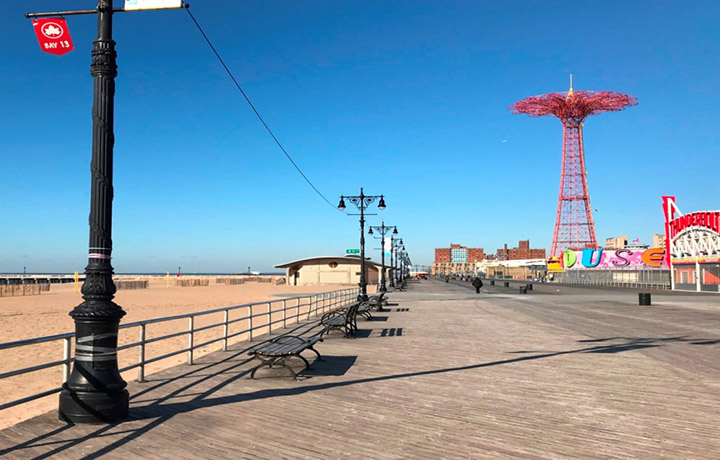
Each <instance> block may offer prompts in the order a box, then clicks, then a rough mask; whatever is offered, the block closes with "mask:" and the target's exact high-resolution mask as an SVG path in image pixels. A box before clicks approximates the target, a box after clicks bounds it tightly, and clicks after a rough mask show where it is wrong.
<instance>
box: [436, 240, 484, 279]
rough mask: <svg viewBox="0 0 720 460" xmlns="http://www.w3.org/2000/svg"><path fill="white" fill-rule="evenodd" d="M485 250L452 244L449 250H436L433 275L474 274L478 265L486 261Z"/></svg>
mask: <svg viewBox="0 0 720 460" xmlns="http://www.w3.org/2000/svg"><path fill="white" fill-rule="evenodd" d="M485 258H486V257H485V250H484V249H483V248H468V247H466V246H461V245H459V244H452V243H451V244H450V247H449V248H436V249H435V262H434V263H433V264H432V273H433V274H438V273H443V274H450V273H474V272H475V270H476V268H477V263H478V262H481V261H483V260H485Z"/></svg>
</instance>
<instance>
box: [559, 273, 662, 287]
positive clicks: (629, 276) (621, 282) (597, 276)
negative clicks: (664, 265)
mask: <svg viewBox="0 0 720 460" xmlns="http://www.w3.org/2000/svg"><path fill="white" fill-rule="evenodd" d="M555 280H556V281H558V282H561V283H568V284H582V285H586V286H609V287H627V288H654V289H670V271H669V270H658V269H654V270H566V271H565V272H562V273H558V274H556V275H555Z"/></svg>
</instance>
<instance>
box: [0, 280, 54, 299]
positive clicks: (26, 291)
mask: <svg viewBox="0 0 720 460" xmlns="http://www.w3.org/2000/svg"><path fill="white" fill-rule="evenodd" d="M49 291H50V283H41V284H5V285H0V297H14V296H24V295H40V293H41V292H49Z"/></svg>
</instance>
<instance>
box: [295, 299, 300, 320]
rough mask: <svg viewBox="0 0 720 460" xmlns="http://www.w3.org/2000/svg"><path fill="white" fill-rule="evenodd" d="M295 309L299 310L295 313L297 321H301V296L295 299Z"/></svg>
mask: <svg viewBox="0 0 720 460" xmlns="http://www.w3.org/2000/svg"><path fill="white" fill-rule="evenodd" d="M295 310H297V312H296V313H295V322H296V323H299V322H300V297H298V298H297V299H295Z"/></svg>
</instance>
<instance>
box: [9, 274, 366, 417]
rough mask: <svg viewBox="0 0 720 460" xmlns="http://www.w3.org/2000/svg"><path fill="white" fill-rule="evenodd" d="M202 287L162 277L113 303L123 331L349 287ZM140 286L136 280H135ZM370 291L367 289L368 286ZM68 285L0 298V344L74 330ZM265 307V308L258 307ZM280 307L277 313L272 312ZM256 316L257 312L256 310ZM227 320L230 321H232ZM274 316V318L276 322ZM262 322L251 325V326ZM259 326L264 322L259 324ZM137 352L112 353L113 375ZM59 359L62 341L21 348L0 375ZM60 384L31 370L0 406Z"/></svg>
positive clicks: (155, 351) (157, 328) (162, 327)
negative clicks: (150, 321) (115, 368)
mask: <svg viewBox="0 0 720 460" xmlns="http://www.w3.org/2000/svg"><path fill="white" fill-rule="evenodd" d="M209 278H210V283H209V285H208V286H199V287H177V286H174V280H171V282H170V287H168V286H167V282H166V280H165V279H164V278H151V279H150V285H149V288H147V289H137V290H119V291H118V292H117V294H116V296H115V299H114V301H115V302H116V303H117V304H118V305H120V306H121V307H122V308H123V310H125V312H126V313H127V314H126V315H125V317H123V319H122V321H121V325H122V324H128V323H132V322H135V321H141V320H146V319H152V318H160V317H165V316H173V315H182V314H186V313H192V312H200V311H206V310H212V309H216V308H222V307H228V306H232V305H240V304H246V303H253V302H262V301H267V300H277V299H282V298H284V297H295V296H301V295H307V294H314V293H321V292H330V291H336V290H341V289H349V288H354V287H355V286H350V285H322V286H287V285H285V284H280V285H276V284H275V283H260V282H248V283H244V284H237V285H225V284H215V277H209ZM136 279H140V278H136ZM368 288H369V290H371V289H370V286H369V287H368ZM73 291H74V286H73V285H72V284H53V285H52V286H51V289H50V292H44V293H42V294H41V295H36V296H27V297H2V298H0V342H12V341H16V340H23V339H29V338H34V337H41V336H48V335H54V334H62V333H66V332H73V331H74V323H73V321H72V318H70V316H68V313H69V312H70V311H71V310H72V309H73V308H74V307H75V306H76V305H78V304H79V303H80V302H82V297H81V295H80V294H75V293H74V292H73ZM258 308H261V310H260V311H265V310H262V308H266V307H264V306H261V307H258ZM273 308H279V307H273ZM256 311H257V310H256ZM233 314H234V315H235V316H234V317H235V318H239V317H242V316H244V315H245V314H247V310H246V309H240V310H237V311H236V312H234V313H233ZM232 317H233V316H231V319H232ZM275 319H276V317H275V316H274V317H273V320H275ZM219 321H222V313H216V314H213V315H206V316H203V317H200V318H198V319H197V321H196V322H195V326H194V327H195V328H199V327H202V326H204V325H208V324H212V323H217V322H219ZM262 323H263V320H262V318H261V319H260V321H257V320H256V322H255V323H254V326H257V325H260V324H262ZM265 324H266V323H265ZM246 327H247V322H246V321H240V322H237V323H235V324H234V325H232V327H231V331H230V332H231V333H232V332H233V331H239V330H242V329H245V328H246ZM187 328H188V320H187V319H181V320H176V321H171V322H163V323H159V324H153V325H149V326H148V328H147V338H151V337H158V336H161V335H165V334H169V333H172V332H179V331H184V330H187ZM138 331H139V328H129V329H121V330H120V334H119V340H118V342H119V345H123V344H127V343H132V342H135V341H137V340H138ZM221 332H222V331H221V328H215V329H213V330H209V331H205V332H201V333H197V334H196V336H195V343H202V342H204V341H207V340H209V339H210V337H211V336H213V337H216V336H217V335H218V334H220V333H221ZM244 340H247V336H246V335H240V336H238V337H235V338H234V339H233V340H231V341H230V342H231V343H233V342H238V341H244ZM187 343H188V340H187V336H186V335H182V336H179V337H176V338H173V339H168V340H163V341H160V342H155V343H153V344H150V345H148V347H147V350H146V359H148V358H152V357H153V356H159V355H162V354H165V353H169V352H171V351H174V350H178V349H181V348H184V347H187ZM220 347H221V343H220V342H218V343H214V344H210V345H207V346H204V347H202V348H201V349H198V350H196V356H200V355H202V354H205V353H208V352H212V351H215V350H218V349H220ZM137 357H138V349H137V348H132V349H128V350H122V351H121V352H120V353H119V354H118V362H119V366H120V368H123V367H125V366H129V365H131V364H134V363H135V362H137ZM61 359H63V350H62V341H54V342H49V343H44V344H38V345H32V346H27V347H22V348H20V349H18V348H15V349H8V350H0V373H2V372H7V371H10V370H13V369H20V368H24V367H29V366H33V365H38V364H42V363H46V362H50V361H55V360H61ZM186 361H187V357H186V355H185V354H184V353H183V354H179V355H176V356H172V357H170V358H167V359H164V360H162V361H158V362H156V363H153V364H150V365H148V367H147V368H146V378H147V376H148V375H149V374H151V373H152V372H157V371H159V370H161V369H165V368H167V367H170V366H174V365H177V364H180V363H183V362H186ZM136 377H137V370H130V371H127V372H125V373H123V378H124V379H125V380H126V381H129V380H133V379H135V378H136ZM61 383H62V367H61V366H57V367H56V368H53V369H46V370H42V371H37V372H34V373H31V374H25V375H21V376H16V377H11V378H7V379H3V380H1V381H0V401H3V402H7V401H9V400H13V399H18V398H21V397H24V396H29V395H32V394H35V393H38V392H41V391H44V390H50V389H52V388H55V387H57V386H59V385H60V384H61ZM57 401H58V395H57V394H54V395H51V396H48V397H45V398H42V399H39V400H36V401H32V402H29V403H26V404H22V405H20V406H16V407H13V408H10V409H6V410H3V411H0V429H2V428H6V427H8V426H11V425H13V424H15V423H18V422H20V421H22V420H25V419H27V418H30V417H33V416H35V415H38V414H41V413H43V412H46V411H49V410H53V409H55V408H56V407H57Z"/></svg>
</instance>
